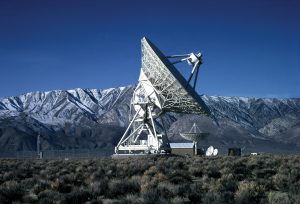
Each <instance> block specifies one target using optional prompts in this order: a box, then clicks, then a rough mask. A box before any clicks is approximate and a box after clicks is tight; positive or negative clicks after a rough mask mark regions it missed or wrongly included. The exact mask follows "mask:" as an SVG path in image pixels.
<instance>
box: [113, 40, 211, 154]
mask: <svg viewBox="0 0 300 204" xmlns="http://www.w3.org/2000/svg"><path fill="white" fill-rule="evenodd" d="M141 44H142V67H141V72H140V77H139V83H138V85H137V87H136V88H135V90H134V93H133V96H132V99H131V107H130V108H131V110H130V113H131V115H130V123H129V126H128V128H127V129H126V131H125V133H124V134H123V136H122V138H121V140H120V141H119V143H118V144H117V146H116V147H115V153H116V154H128V153H129V154H132V153H137V154H138V153H142V154H143V153H167V152H169V151H170V145H169V142H168V139H167V135H166V130H165V128H164V122H163V118H162V115H163V114H164V113H166V112H178V113H193V114H205V115H209V114H210V111H209V109H208V107H207V106H206V104H205V103H204V101H203V100H202V99H201V97H200V96H199V95H198V94H197V93H196V91H195V88H196V82H197V76H198V72H199V68H200V65H201V64H202V55H201V53H198V54H194V53H190V54H186V55H172V56H165V55H164V54H163V53H162V52H161V51H160V50H159V49H158V48H157V47H156V46H155V45H154V44H153V43H152V42H150V40H148V39H147V38H145V37H144V38H143V39H142V41H141ZM171 58H173V59H176V61H175V62H171V61H170V60H169V59H171ZM185 61H186V62H187V63H188V64H189V65H191V66H192V71H191V74H190V76H189V78H188V79H185V78H184V77H183V76H182V75H181V74H180V72H179V71H178V70H177V69H176V68H175V66H174V64H176V63H179V62H185ZM192 79H193V80H194V81H193V80H192ZM191 83H192V84H191ZM131 116H133V117H131ZM158 120H159V121H160V122H161V123H162V126H163V127H162V128H161V129H163V131H161V132H159V131H158V129H159V128H158V127H157V125H156V124H157V121H158ZM145 133H146V134H145Z"/></svg>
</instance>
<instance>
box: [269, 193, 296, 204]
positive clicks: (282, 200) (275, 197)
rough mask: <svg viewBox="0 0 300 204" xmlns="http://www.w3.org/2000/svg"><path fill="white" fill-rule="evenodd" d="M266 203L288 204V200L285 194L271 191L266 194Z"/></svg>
mask: <svg viewBox="0 0 300 204" xmlns="http://www.w3.org/2000/svg"><path fill="white" fill-rule="evenodd" d="M267 199H268V203H270V204H273V203H276V204H289V203H291V202H290V199H289V196H288V194H287V193H284V192H279V191H271V192H269V193H268V197H267Z"/></svg>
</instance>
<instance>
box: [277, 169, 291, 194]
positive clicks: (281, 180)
mask: <svg viewBox="0 0 300 204" xmlns="http://www.w3.org/2000/svg"><path fill="white" fill-rule="evenodd" d="M273 183H274V186H275V188H276V190H279V191H287V190H288V189H289V186H290V178H289V174H281V173H277V174H276V175H274V176H273Z"/></svg>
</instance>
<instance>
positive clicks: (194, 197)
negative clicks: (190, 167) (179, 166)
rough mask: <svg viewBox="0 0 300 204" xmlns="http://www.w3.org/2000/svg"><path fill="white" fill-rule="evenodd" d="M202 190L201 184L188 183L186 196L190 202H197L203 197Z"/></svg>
mask: <svg viewBox="0 0 300 204" xmlns="http://www.w3.org/2000/svg"><path fill="white" fill-rule="evenodd" d="M203 193H204V190H203V188H202V186H201V185H200V184H198V183H193V184H191V185H190V191H189V194H188V198H189V200H190V202H191V203H199V202H200V201H201V199H202V197H203Z"/></svg>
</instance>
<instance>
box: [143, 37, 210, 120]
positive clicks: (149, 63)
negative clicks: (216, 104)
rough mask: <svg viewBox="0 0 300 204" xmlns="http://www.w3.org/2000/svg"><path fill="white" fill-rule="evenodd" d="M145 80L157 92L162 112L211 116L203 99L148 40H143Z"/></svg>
mask: <svg viewBox="0 0 300 204" xmlns="http://www.w3.org/2000/svg"><path fill="white" fill-rule="evenodd" d="M143 75H145V76H143ZM143 78H146V79H147V80H148V82H149V83H150V84H151V86H152V87H153V88H154V90H153V91H155V92H156V94H154V95H156V96H158V97H157V100H159V101H158V102H156V104H160V106H161V107H160V109H161V111H162V112H180V113H194V114H206V115H209V113H210V111H209V109H208V108H207V106H206V104H205V103H204V102H203V100H202V99H201V97H200V96H199V95H198V94H197V93H196V92H195V90H194V89H193V88H192V87H191V86H190V85H189V84H188V83H187V80H186V79H185V78H184V77H183V76H182V75H181V74H180V72H179V71H178V70H177V69H176V68H175V67H174V65H173V64H172V63H171V62H170V61H169V60H168V59H167V57H165V55H164V54H162V52H161V51H160V50H159V49H158V48H157V47H156V46H155V45H154V44H153V43H151V42H150V41H149V40H148V39H147V38H143V39H142V69H141V76H140V80H141V79H143ZM185 87H186V88H185ZM144 89H146V87H144Z"/></svg>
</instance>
